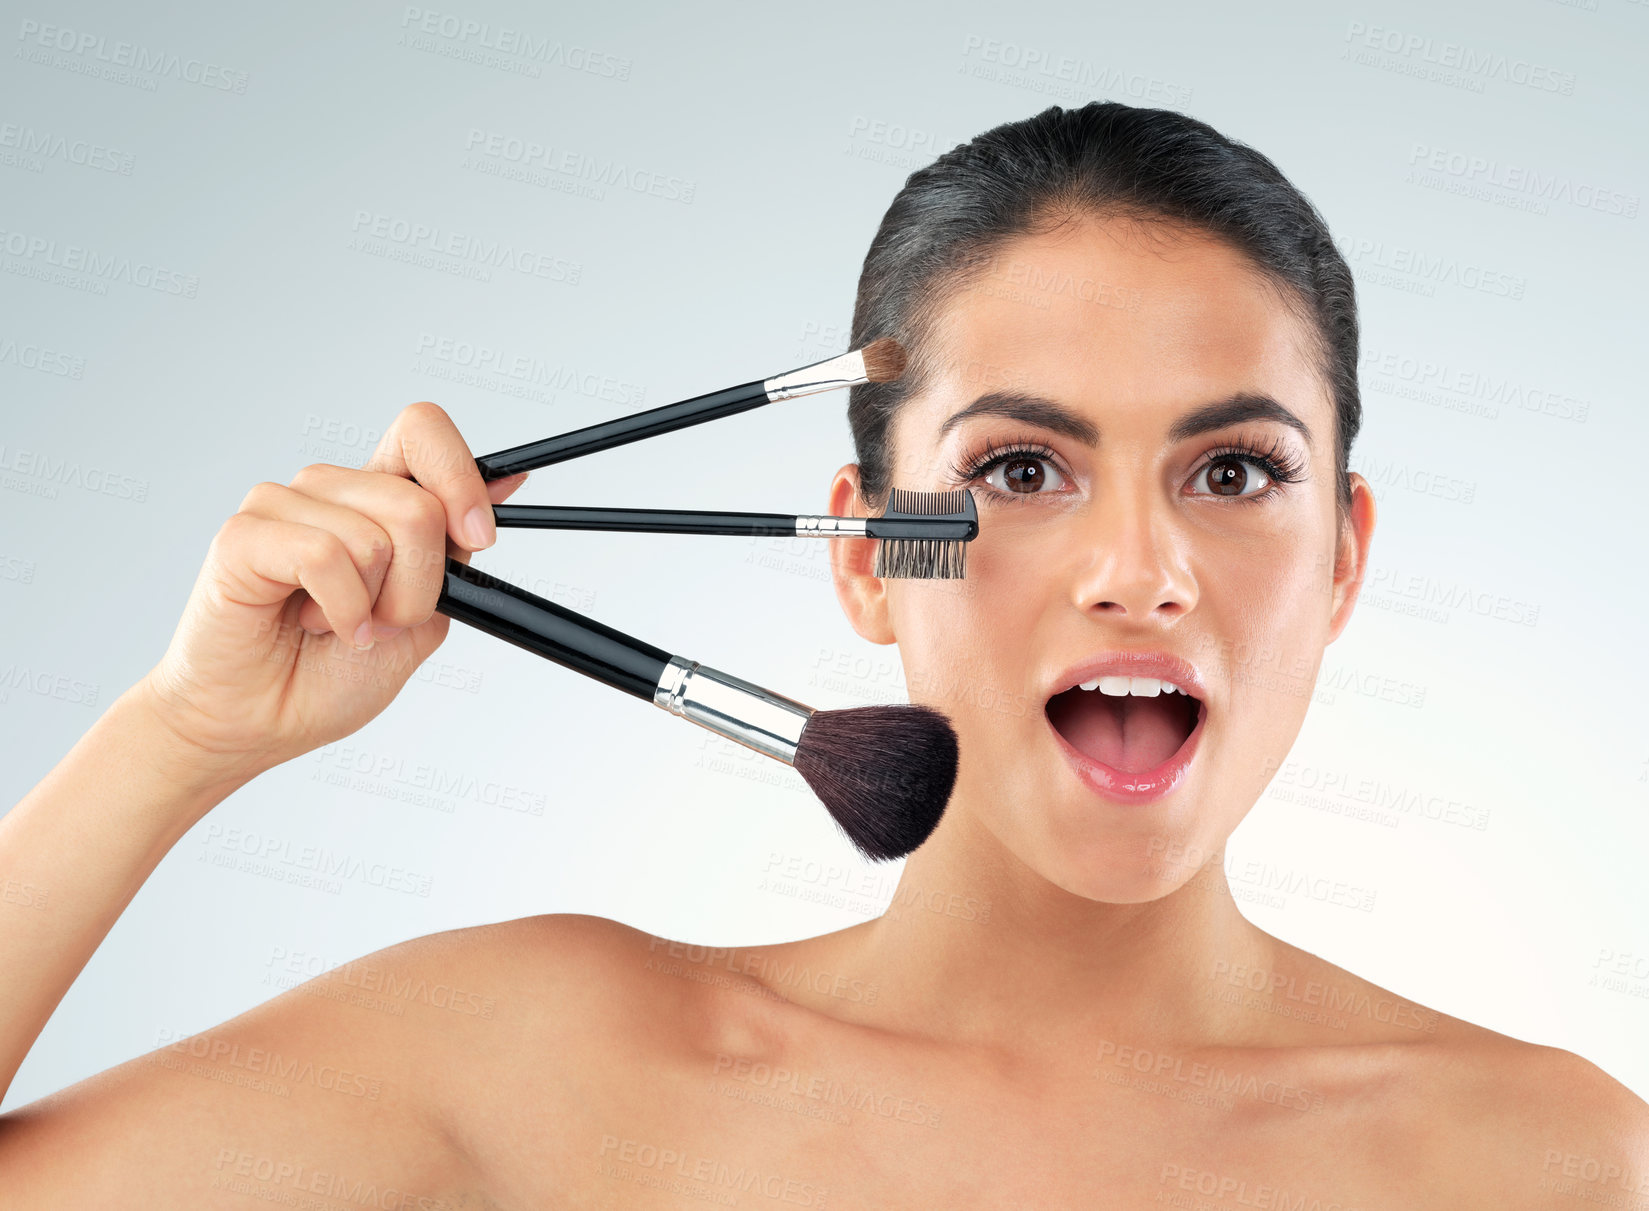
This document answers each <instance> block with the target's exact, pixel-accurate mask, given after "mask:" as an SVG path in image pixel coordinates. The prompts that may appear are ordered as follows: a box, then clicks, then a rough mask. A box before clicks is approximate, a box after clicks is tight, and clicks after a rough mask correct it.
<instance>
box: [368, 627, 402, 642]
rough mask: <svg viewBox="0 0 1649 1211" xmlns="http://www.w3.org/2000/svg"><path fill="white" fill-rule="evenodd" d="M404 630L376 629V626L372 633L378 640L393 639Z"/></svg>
mask: <svg viewBox="0 0 1649 1211" xmlns="http://www.w3.org/2000/svg"><path fill="white" fill-rule="evenodd" d="M404 630H406V628H405V627H377V626H375V627H373V628H372V633H373V634H374V635H376V636H377V637H378V638H379V639H394V638H395V636H397V635H399V634H400V633H401V632H402V631H404Z"/></svg>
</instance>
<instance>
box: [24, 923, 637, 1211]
mask: <svg viewBox="0 0 1649 1211" xmlns="http://www.w3.org/2000/svg"><path fill="white" fill-rule="evenodd" d="M605 929H606V927H604V926H602V925H600V924H597V923H595V922H594V921H593V920H590V921H586V920H582V919H581V920H578V921H569V922H562V923H554V922H550V921H544V920H525V921H517V922H504V923H501V924H499V925H492V926H477V927H473V928H465V929H454V930H448V931H445V932H441V933H435V934H429V935H426V936H423V937H419V938H413V939H410V940H408V941H405V942H401V943H398V944H396V945H393V946H389V947H386V948H384V949H382V950H379V951H376V952H374V953H372V954H369V955H366V956H364V957H362V958H360V959H356V960H354V961H353V962H350V963H346V964H344V965H342V966H341V967H337V968H334V969H332V970H330V971H327V972H325V973H323V974H321V975H319V976H316V977H315V978H313V979H310V980H308V981H306V982H304V983H302V984H300V985H298V986H296V987H293V988H290V989H288V990H287V991H285V992H283V993H281V994H280V995H278V996H275V997H273V998H271V999H269V1000H267V1001H264V1002H263V1003H261V1004H258V1005H255V1006H254V1007H252V1008H251V1009H248V1010H247V1011H245V1012H244V1013H241V1014H239V1015H238V1016H236V1017H233V1018H231V1019H229V1020H227V1021H224V1022H222V1023H220V1024H218V1025H216V1026H212V1027H210V1028H208V1029H205V1030H202V1031H200V1032H198V1033H196V1034H193V1035H190V1036H188V1037H184V1038H179V1039H176V1040H175V1041H172V1042H169V1043H167V1044H165V1045H164V1046H161V1047H158V1048H156V1049H155V1050H153V1051H151V1052H149V1053H147V1054H143V1055H138V1056H136V1057H134V1058H132V1059H130V1060H127V1061H126V1062H124V1063H122V1064H118V1065H116V1066H114V1067H112V1068H109V1069H107V1070H105V1071H103V1072H99V1073H96V1074H95V1075H92V1076H90V1077H87V1078H85V1079H84V1080H81V1081H79V1082H77V1083H75V1084H72V1085H70V1086H68V1087H66V1088H64V1089H61V1090H59V1091H57V1092H56V1093H53V1094H50V1095H48V1096H46V1097H43V1098H40V1099H38V1100H36V1101H35V1102H32V1103H30V1104H28V1105H24V1106H21V1107H18V1108H16V1109H13V1110H11V1111H8V1112H7V1113H6V1114H4V1115H0V1171H3V1172H4V1174H5V1183H6V1186H7V1189H8V1191H9V1192H10V1193H11V1194H12V1195H13V1196H15V1197H18V1198H19V1199H20V1200H21V1201H23V1202H26V1203H29V1205H48V1204H49V1205H58V1200H60V1199H61V1200H63V1201H64V1202H65V1204H66V1203H67V1201H68V1200H70V1199H77V1200H78V1201H79V1202H80V1203H81V1204H83V1205H117V1204H118V1205H122V1206H127V1207H134V1208H135V1207H147V1206H157V1207H159V1206H176V1205H180V1196H181V1195H183V1194H184V1193H185V1192H187V1195H188V1197H187V1198H186V1199H183V1200H182V1201H186V1202H188V1204H189V1205H192V1206H218V1205H225V1206H244V1205H245V1203H246V1200H247V1198H248V1197H249V1196H250V1197H254V1198H257V1199H262V1200H267V1201H275V1202H286V1201H290V1199H291V1198H292V1197H301V1196H303V1195H315V1194H317V1193H324V1192H325V1189H326V1188H330V1185H329V1184H330V1183H341V1184H343V1185H344V1186H351V1187H359V1188H370V1189H379V1190H383V1189H396V1190H400V1191H402V1192H406V1193H408V1195H409V1197H412V1196H416V1197H417V1198H421V1199H430V1200H437V1201H439V1200H445V1201H446V1202H447V1203H450V1204H453V1205H456V1206H464V1205H468V1204H466V1201H465V1199H466V1196H467V1195H474V1194H475V1193H476V1192H477V1191H479V1190H480V1189H482V1188H483V1183H482V1182H481V1181H480V1180H479V1171H478V1170H477V1168H476V1165H475V1158H474V1157H473V1156H472V1155H471V1154H470V1153H469V1152H468V1150H467V1149H466V1148H465V1146H464V1141H463V1139H462V1138H461V1137H460V1136H459V1135H457V1134H456V1133H455V1132H454V1131H453V1123H454V1120H455V1118H457V1117H460V1115H461V1111H462V1108H464V1107H466V1106H469V1105H472V1104H478V1103H479V1104H484V1102H485V1099H484V1098H479V1099H478V1098H477V1096H476V1091H475V1086H474V1085H473V1084H472V1083H471V1075H472V1073H473V1071H474V1070H475V1069H476V1068H482V1069H485V1068H488V1067H489V1066H490V1067H494V1068H496V1067H498V1066H501V1063H502V1061H504V1060H505V1059H507V1057H508V1056H509V1055H510V1054H511V1053H512V1050H513V1049H514V1048H515V1047H517V1046H518V1045H520V1044H521V1043H523V1042H525V1043H528V1044H531V1043H532V1042H533V1041H534V1036H535V1032H536V1034H537V1035H544V1034H545V1033H547V1032H548V1031H549V1030H550V1029H551V1028H552V1027H553V1026H558V1025H559V1024H561V1023H563V1022H565V1021H567V1020H568V1019H576V1017H577V1013H576V1008H577V1006H576V1002H577V1001H578V998H579V995H580V990H584V993H585V994H586V995H587V992H588V990H589V989H590V988H593V987H596V986H599V985H600V983H601V981H600V979H599V978H586V979H583V980H580V979H579V978H578V973H580V972H584V973H590V972H591V971H593V970H594V966H595V964H596V963H597V962H598V961H599V956H600V955H601V954H602V953H603V949H604V948H603V945H602V943H601V941H600V938H601V936H602V934H603V932H604V930H605ZM620 929H622V927H618V926H612V927H611V930H607V932H611V931H613V930H620ZM558 999H559V1001H560V1002H561V1003H562V1006H561V1007H562V1008H563V1010H565V1008H566V1007H568V1006H571V1007H572V1012H565V1011H564V1012H560V1013H558V1005H557V1003H556V1002H557V1000H558ZM136 1173H141V1174H142V1175H143V1180H142V1182H141V1183H136V1184H134V1181H133V1175H134V1174H136ZM315 1183H320V1184H319V1185H316V1184H315ZM25 1196H32V1197H25Z"/></svg>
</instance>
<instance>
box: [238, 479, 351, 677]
mask: <svg viewBox="0 0 1649 1211" xmlns="http://www.w3.org/2000/svg"><path fill="white" fill-rule="evenodd" d="M212 555H213V560H214V564H215V571H216V573H217V582H218V585H219V588H220V591H221V592H222V593H223V595H224V597H225V598H226V599H227V600H228V601H229V602H231V603H233V604H236V605H242V606H264V607H267V606H269V605H272V604H274V603H276V602H279V601H282V600H284V599H285V598H288V597H290V596H291V595H292V594H293V593H294V592H295V591H296V590H298V589H300V588H301V589H303V590H304V592H306V593H308V594H309V596H310V597H311V598H312V599H313V600H314V602H315V605H316V606H317V607H318V608H319V609H320V611H321V613H322V614H323V615H324V616H325V618H326V622H327V625H328V626H329V627H330V629H331V630H333V631H335V632H337V634H338V635H339V636H340V637H344V636H347V637H348V638H347V639H345V642H348V643H353V644H354V645H355V646H356V647H370V646H371V645H372V638H371V637H372V595H371V594H370V593H369V592H368V591H367V587H366V582H365V581H364V580H362V579H361V571H360V569H359V568H358V567H357V566H356V564H355V558H354V556H353V555H351V553H350V551H349V548H348V547H347V546H346V545H345V543H344V540H343V539H342V538H340V537H339V536H338V535H337V534H336V533H334V532H333V531H332V530H329V529H325V528H322V527H319V526H311V525H307V524H305V523H303V522H298V521H287V520H283V519H277V518H270V517H260V516H259V515H257V514H255V513H247V512H240V513H236V514H235V515H234V516H233V517H231V518H230V519H229V520H228V521H226V522H224V523H223V527H222V529H220V530H219V531H218V534H217V537H216V538H215V539H213V542H212Z"/></svg>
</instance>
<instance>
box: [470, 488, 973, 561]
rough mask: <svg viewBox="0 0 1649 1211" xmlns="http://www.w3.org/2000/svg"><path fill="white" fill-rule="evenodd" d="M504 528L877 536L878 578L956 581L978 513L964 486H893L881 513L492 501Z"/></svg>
mask: <svg viewBox="0 0 1649 1211" xmlns="http://www.w3.org/2000/svg"><path fill="white" fill-rule="evenodd" d="M492 513H493V520H494V521H495V522H497V524H498V527H499V528H500V529H504V528H506V527H515V528H519V529H541V530H630V531H642V532H645V533H650V534H743V535H769V534H771V535H782V536H785V537H797V538H877V539H880V540H881V544H880V545H879V546H878V547H877V548H876V571H875V575H877V576H878V577H887V578H895V577H909V578H918V579H929V580H931V579H943V580H954V579H959V578H961V577H963V576H964V575H966V566H967V550H968V548H967V544H968V543H969V542H970V541H972V540H973V539H974V538H975V537H977V536H978V534H979V512H978V510H977V509H976V508H975V506H974V503H973V494H972V493H971V492H969V491H968V490H967V489H966V488H958V489H957V490H956V491H954V492H908V491H905V490H904V489H902V488H894V489H893V490H892V491H891V492H890V493H889V494H888V508H887V511H886V512H885V513H884V514H883V515H882V516H880V517H833V516H830V515H828V514H825V515H817V514H811V513H799V514H798V513H723V512H719V511H716V510H712V509H606V508H594V507H586V506H583V505H494V506H493V507H492Z"/></svg>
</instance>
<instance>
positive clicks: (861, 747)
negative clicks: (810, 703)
mask: <svg viewBox="0 0 1649 1211" xmlns="http://www.w3.org/2000/svg"><path fill="white" fill-rule="evenodd" d="M956 758H957V743H956V732H955V730H954V729H953V728H952V727H951V724H950V720H949V719H948V718H947V717H946V716H945V715H944V714H943V713H941V712H939V711H936V710H934V709H933V708H932V707H926V706H917V705H915V704H912V703H894V704H890V705H887V706H862V707H856V708H853V709H850V710H845V711H814V712H813V714H812V716H811V717H810V718H809V719H808V721H807V726H806V727H804V728H803V729H802V735H801V740H800V742H799V743H798V744H797V746H796V759H795V762H794V764H795V767H796V772H797V773H799V774H801V776H802V777H803V778H805V779H806V780H807V784H808V785H809V786H810V787H812V788H813V793H814V794H815V795H817V796H818V797H819V800H820V802H822V803H823V804H824V805H825V808H826V809H827V810H828V811H829V812H830V814H831V817H832V818H833V819H834V820H835V821H836V823H837V824H838V825H840V826H841V829H842V831H843V832H844V833H846V834H847V839H848V840H849V841H851V842H853V844H854V845H855V846H856V847H857V848H858V849H859V851H860V852H861V853H863V854H864V855H865V856H866V857H868V858H870V859H871V860H872V861H877V862H884V861H888V860H889V859H892V858H902V857H904V856H905V855H906V854H908V853H909V852H910V851H911V850H913V849H915V848H916V847H917V846H918V845H920V844H922V842H924V841H926V840H927V839H928V835H929V834H930V833H932V832H933V830H934V828H935V827H936V826H937V825H938V823H939V818H940V817H941V816H942V815H944V812H945V804H946V803H948V802H949V801H950V793H951V789H952V788H953V787H954V786H955V785H956Z"/></svg>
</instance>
